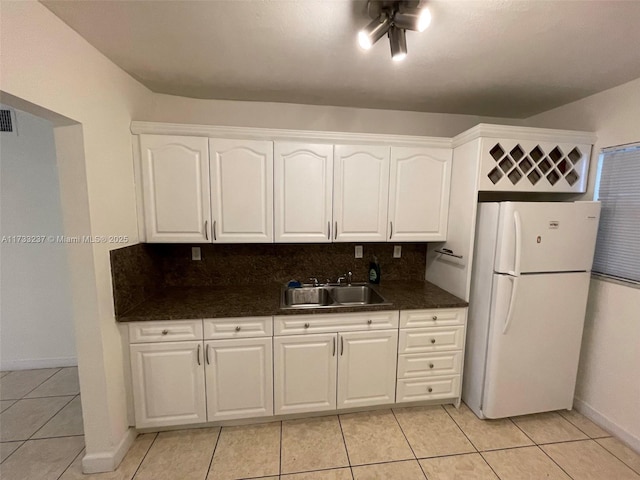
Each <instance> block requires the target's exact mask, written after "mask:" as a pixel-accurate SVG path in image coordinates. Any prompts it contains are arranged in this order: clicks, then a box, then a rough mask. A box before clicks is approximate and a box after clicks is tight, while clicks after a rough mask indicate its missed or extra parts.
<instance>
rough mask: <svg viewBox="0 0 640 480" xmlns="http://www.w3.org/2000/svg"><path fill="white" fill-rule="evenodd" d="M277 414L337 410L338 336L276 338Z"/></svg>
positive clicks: (274, 341)
mask: <svg viewBox="0 0 640 480" xmlns="http://www.w3.org/2000/svg"><path fill="white" fill-rule="evenodd" d="M273 345H274V349H275V355H274V358H273V365H274V372H275V378H274V390H275V414H276V415H282V414H287V413H300V412H321V411H324V410H334V409H335V408H336V373H337V371H336V367H337V362H338V357H337V356H336V354H337V338H336V334H335V333H333V334H312V335H292V336H287V337H274V339H273Z"/></svg>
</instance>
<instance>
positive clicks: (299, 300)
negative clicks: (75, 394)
mask: <svg viewBox="0 0 640 480" xmlns="http://www.w3.org/2000/svg"><path fill="white" fill-rule="evenodd" d="M282 303H283V306H286V307H290V308H318V307H328V306H331V305H333V304H334V303H335V302H334V300H333V298H331V295H330V294H329V290H328V289H326V288H321V287H302V288H285V289H284V295H283V298H282Z"/></svg>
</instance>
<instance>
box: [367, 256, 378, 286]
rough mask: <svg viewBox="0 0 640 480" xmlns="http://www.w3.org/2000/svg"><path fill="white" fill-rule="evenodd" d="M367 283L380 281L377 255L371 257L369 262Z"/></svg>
mask: <svg viewBox="0 0 640 480" xmlns="http://www.w3.org/2000/svg"><path fill="white" fill-rule="evenodd" d="M369 283H376V284H378V283H380V264H379V263H378V257H373V261H372V262H370V263H369Z"/></svg>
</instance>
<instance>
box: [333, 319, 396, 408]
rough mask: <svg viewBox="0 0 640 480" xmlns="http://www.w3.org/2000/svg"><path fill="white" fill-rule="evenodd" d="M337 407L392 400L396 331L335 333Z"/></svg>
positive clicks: (374, 403) (359, 405)
mask: <svg viewBox="0 0 640 480" xmlns="http://www.w3.org/2000/svg"><path fill="white" fill-rule="evenodd" d="M338 340H339V342H338V343H339V347H338V348H339V350H340V353H339V357H338V358H339V361H338V408H351V407H362V406H366V405H378V404H386V403H393V402H394V401H395V391H396V360H397V358H398V331H397V330H380V331H371V332H348V333H340V334H338Z"/></svg>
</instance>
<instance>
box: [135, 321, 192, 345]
mask: <svg viewBox="0 0 640 480" xmlns="http://www.w3.org/2000/svg"><path fill="white" fill-rule="evenodd" d="M185 340H202V320H176V321H164V320H163V321H159V322H137V323H130V324H129V343H148V342H178V341H185Z"/></svg>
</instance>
